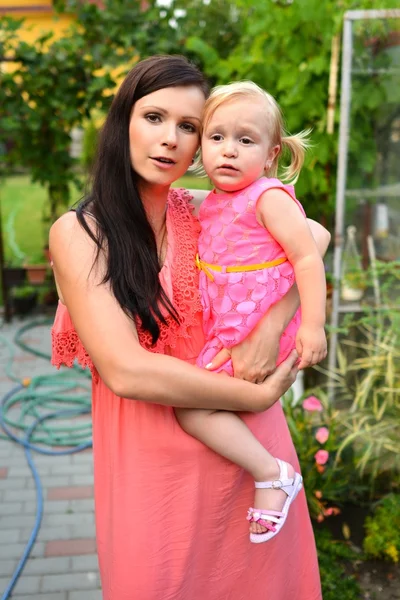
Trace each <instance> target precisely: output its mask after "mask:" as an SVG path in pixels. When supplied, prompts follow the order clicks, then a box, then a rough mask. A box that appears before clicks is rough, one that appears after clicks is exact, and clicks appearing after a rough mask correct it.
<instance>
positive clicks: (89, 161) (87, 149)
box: [81, 119, 99, 171]
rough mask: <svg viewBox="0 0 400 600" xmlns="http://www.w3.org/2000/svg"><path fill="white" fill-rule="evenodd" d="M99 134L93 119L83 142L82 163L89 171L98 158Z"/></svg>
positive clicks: (86, 130)
mask: <svg viewBox="0 0 400 600" xmlns="http://www.w3.org/2000/svg"><path fill="white" fill-rule="evenodd" d="M98 133H99V132H98V128H97V127H96V123H95V122H94V121H93V120H92V119H91V120H90V121H88V122H87V124H86V126H85V129H84V133H83V140H82V156H81V162H82V166H83V167H84V169H85V170H87V171H89V170H90V169H91V167H92V165H93V162H94V158H95V156H96V148H97V139H98Z"/></svg>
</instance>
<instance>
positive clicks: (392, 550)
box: [386, 544, 399, 563]
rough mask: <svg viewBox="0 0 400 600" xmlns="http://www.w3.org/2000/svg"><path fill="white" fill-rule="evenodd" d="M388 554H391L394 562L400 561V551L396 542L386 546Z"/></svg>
mask: <svg viewBox="0 0 400 600" xmlns="http://www.w3.org/2000/svg"><path fill="white" fill-rule="evenodd" d="M386 554H387V555H388V556H390V558H391V559H392V560H393V562H395V563H397V562H399V551H398V550H397V548H396V546H395V545H394V544H390V546H388V547H387V548H386Z"/></svg>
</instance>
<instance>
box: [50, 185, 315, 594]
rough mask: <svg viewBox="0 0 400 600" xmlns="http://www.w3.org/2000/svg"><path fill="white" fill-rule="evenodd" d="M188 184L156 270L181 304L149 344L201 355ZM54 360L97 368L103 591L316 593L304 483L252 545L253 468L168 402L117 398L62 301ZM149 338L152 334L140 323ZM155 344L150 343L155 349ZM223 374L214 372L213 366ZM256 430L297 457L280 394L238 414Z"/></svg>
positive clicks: (179, 194)
mask: <svg viewBox="0 0 400 600" xmlns="http://www.w3.org/2000/svg"><path fill="white" fill-rule="evenodd" d="M188 199H189V197H188V195H187V193H186V192H184V191H182V190H171V192H170V197H169V202H168V210H167V227H168V245H169V246H168V251H167V257H166V261H165V264H164V266H163V268H162V270H161V272H160V279H161V282H162V284H163V286H164V288H165V290H166V291H167V292H168V294H169V297H170V298H171V300H173V303H174V305H175V307H176V308H177V309H178V311H179V313H180V315H181V324H180V326H175V325H174V322H172V323H171V326H170V327H168V328H167V327H163V328H162V336H161V338H160V340H159V341H158V343H157V345H156V347H155V348H153V349H152V350H153V351H156V352H164V353H168V354H172V355H174V356H177V357H178V358H180V359H182V360H185V361H188V362H190V363H195V361H196V358H197V355H198V353H199V352H200V350H201V348H202V347H203V345H204V335H203V329H202V314H201V303H200V298H199V294H198V271H197V269H196V267H195V261H194V259H195V254H196V250H197V240H198V233H199V227H198V222H197V221H196V219H195V218H194V217H192V214H191V211H190V210H189V205H188ZM52 338H53V359H52V361H53V364H55V365H57V366H60V365H61V364H66V365H68V366H71V365H72V362H73V361H74V360H75V359H77V360H78V361H79V362H80V363H81V364H82V365H84V366H89V367H90V368H91V370H92V375H93V454H94V481H95V486H94V487H95V512H96V536H97V550H98V556H99V563H100V574H101V583H102V589H103V598H104V600H250V599H251V600H321V590H320V583H319V573H318V565H317V557H316V551H315V545H314V537H313V532H312V528H311V523H310V519H309V515H308V510H307V505H306V500H305V496H304V492H301V493H300V494H299V496H298V499H297V500H296V502H295V503H294V504H293V507H292V508H291V511H290V514H289V517H288V520H287V523H286V524H285V527H284V528H283V530H282V532H281V533H280V534H279V535H278V536H276V537H275V538H274V539H273V540H272V541H270V542H268V544H261V546H258V545H257V544H251V543H250V542H249V535H248V522H247V521H246V513H247V509H248V507H249V506H250V505H251V502H252V500H253V496H254V483H253V481H252V479H251V477H250V476H249V475H248V474H247V473H245V472H244V471H243V469H240V468H239V467H237V466H236V465H234V464H232V463H230V462H229V461H227V460H225V459H224V458H222V457H221V456H218V455H217V454H215V453H214V452H212V450H209V449H208V448H206V446H204V445H203V444H201V443H200V442H199V441H197V440H195V439H194V438H192V437H190V436H189V435H187V434H186V433H185V432H184V431H183V430H182V429H181V428H180V426H179V424H178V423H177V421H176V418H175V415H174V411H173V409H172V408H171V407H168V406H160V405H157V404H150V403H146V402H140V401H136V400H127V399H125V398H119V397H117V396H116V395H115V394H114V393H113V392H111V391H110V390H109V389H108V388H107V386H106V385H105V384H104V382H103V381H102V380H101V379H100V378H99V376H98V374H97V372H96V368H95V366H94V365H93V364H92V362H91V360H90V357H89V356H88V354H87V352H85V350H84V348H83V347H82V344H81V342H80V341H79V338H78V336H77V333H76V331H75V329H74V326H73V323H72V322H71V319H70V317H69V315H68V312H67V309H66V308H65V306H63V305H62V304H60V305H59V308H58V311H57V315H56V319H55V323H54V327H53V331H52ZM140 340H141V343H142V344H143V345H145V346H146V347H147V348H148V347H149V340H148V338H147V337H146V336H145V335H142V334H140ZM149 349H150V348H149ZM216 377H218V375H216ZM243 419H244V420H245V421H246V423H247V425H248V426H249V428H250V429H251V430H252V431H253V433H254V435H256V436H257V438H258V439H259V440H260V441H261V442H262V443H263V444H264V445H265V446H267V447H268V449H269V450H270V451H271V452H272V453H273V454H274V456H279V457H281V458H282V459H284V460H286V461H289V462H290V463H292V464H293V465H295V466H298V462H297V458H296V453H295V450H294V447H293V444H292V441H291V438H290V434H289V431H288V427H287V425H286V421H285V417H284V415H283V412H282V408H281V405H280V404H279V402H277V403H276V404H275V405H274V406H273V407H272V408H271V409H269V410H268V411H267V412H265V413H262V414H243Z"/></svg>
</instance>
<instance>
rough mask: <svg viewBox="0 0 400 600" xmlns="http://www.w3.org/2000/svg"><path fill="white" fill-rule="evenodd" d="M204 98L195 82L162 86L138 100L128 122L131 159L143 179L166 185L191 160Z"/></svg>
mask: <svg viewBox="0 0 400 600" xmlns="http://www.w3.org/2000/svg"><path fill="white" fill-rule="evenodd" d="M204 102H205V98H204V94H203V92H202V91H201V90H200V89H199V88H198V87H196V86H177V87H169V88H163V89H161V90H157V91H156V92H153V93H152V94H148V95H147V96H144V97H143V98H141V99H140V100H138V101H137V102H136V103H135V104H134V106H133V109H132V114H131V120H130V124H129V146H130V154H131V163H132V167H133V169H134V170H135V172H136V173H137V174H138V175H139V177H140V179H141V181H142V183H145V184H148V185H157V186H160V185H161V186H169V185H171V183H173V182H174V181H176V180H177V179H178V178H179V177H182V175H184V174H185V173H186V171H187V169H188V167H189V166H190V165H191V163H192V159H193V157H194V155H195V153H196V150H197V148H198V146H199V141H200V126H201V114H202V111H203V106H204Z"/></svg>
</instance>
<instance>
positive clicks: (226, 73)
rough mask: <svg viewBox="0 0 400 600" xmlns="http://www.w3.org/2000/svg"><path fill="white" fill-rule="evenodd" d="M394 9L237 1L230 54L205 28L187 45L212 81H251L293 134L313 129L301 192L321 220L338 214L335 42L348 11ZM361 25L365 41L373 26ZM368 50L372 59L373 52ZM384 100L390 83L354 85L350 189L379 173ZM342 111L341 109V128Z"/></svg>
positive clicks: (374, 4) (387, 4)
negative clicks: (332, 116)
mask: <svg viewBox="0 0 400 600" xmlns="http://www.w3.org/2000/svg"><path fill="white" fill-rule="evenodd" d="M391 7H397V3H396V2H395V1H394V0H387V1H386V0H362V1H361V2H355V1H352V0H341V2H337V1H336V0H327V1H325V2H320V1H319V0H302V1H301V2H285V1H280V2H277V1H272V0H269V1H265V2H254V0H237V1H236V2H235V3H234V5H233V7H232V6H231V10H230V11H227V18H228V20H229V19H231V20H232V21H233V23H234V24H235V19H236V23H237V24H240V27H241V34H240V39H239V40H238V41H237V43H236V45H235V46H234V47H230V52H229V54H226V53H224V54H222V53H221V52H220V51H219V50H218V48H217V47H216V46H215V44H213V42H212V40H211V41H208V40H207V39H206V38H205V37H204V35H201V33H200V31H199V28H197V30H196V28H194V29H193V30H192V33H191V35H190V36H189V37H188V38H187V40H186V48H187V49H188V50H189V51H190V52H191V53H195V54H197V56H198V59H199V60H200V62H201V64H202V66H203V69H204V70H205V72H206V73H207V75H208V76H209V77H210V78H211V80H212V81H213V82H216V83H218V84H223V83H228V82H229V81H234V80H241V79H251V80H253V81H255V82H256V83H258V84H259V85H260V86H261V87H263V88H264V89H267V90H268V91H269V92H270V93H271V94H272V95H273V96H274V97H275V98H276V99H277V100H278V102H279V104H280V106H281V107H282V110H283V114H284V116H285V119H286V122H287V129H288V131H290V132H292V133H295V132H297V131H300V130H302V129H306V128H311V129H312V131H313V134H312V143H313V146H314V149H313V150H312V151H310V152H309V156H308V158H307V160H306V164H305V167H304V169H303V171H302V174H301V176H300V179H299V181H298V183H297V184H296V190H297V193H298V196H299V198H301V199H302V201H303V202H304V205H305V208H306V210H307V213H308V215H309V216H310V217H313V218H317V219H318V220H320V219H321V216H326V217H330V216H332V215H333V209H334V200H335V193H336V191H335V185H336V182H335V180H336V162H337V136H336V135H334V136H332V135H328V134H327V132H326V124H327V104H328V85H329V71H330V59H331V44H332V38H333V37H334V36H335V35H339V36H340V34H341V27H342V22H343V15H344V12H345V11H346V10H349V9H352V8H357V9H370V8H374V9H377V8H391ZM363 23H364V29H366V31H364V39H365V37H367V36H368V35H369V29H368V28H370V29H371V28H372V25H371V24H369V25H368V24H367V25H365V21H364V22H363ZM373 33H375V30H373ZM382 35H383V34H382ZM365 53H366V54H368V56H370V55H371V53H372V49H371V47H369V48H368V49H367V50H366V51H365ZM368 66H370V65H368ZM366 88H367V89H366ZM386 95H387V90H386V89H385V86H384V84H383V83H380V81H378V80H377V78H376V77H375V78H374V77H371V76H369V77H368V76H366V77H364V79H363V80H362V84H358V82H356V89H355V91H354V93H353V98H354V101H355V103H356V104H355V107H354V109H353V112H352V117H353V122H354V126H353V127H352V134H353V131H354V139H352V140H351V148H350V152H351V157H350V160H352V157H356V158H357V169H349V176H350V180H351V185H355V183H356V181H355V180H354V178H355V177H357V176H358V175H357V173H358V172H361V175H360V176H359V177H360V178H362V179H365V177H366V176H368V175H369V176H371V177H372V174H373V173H374V170H375V167H376V143H375V137H374V133H375V132H374V115H376V114H377V112H378V111H379V106H380V105H381V103H382V102H383V101H384V100H385V98H386ZM338 107H339V103H338V104H337V108H338ZM338 113H339V111H338V109H337V110H336V123H338ZM366 114H368V118H366ZM352 178H353V179H352Z"/></svg>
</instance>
